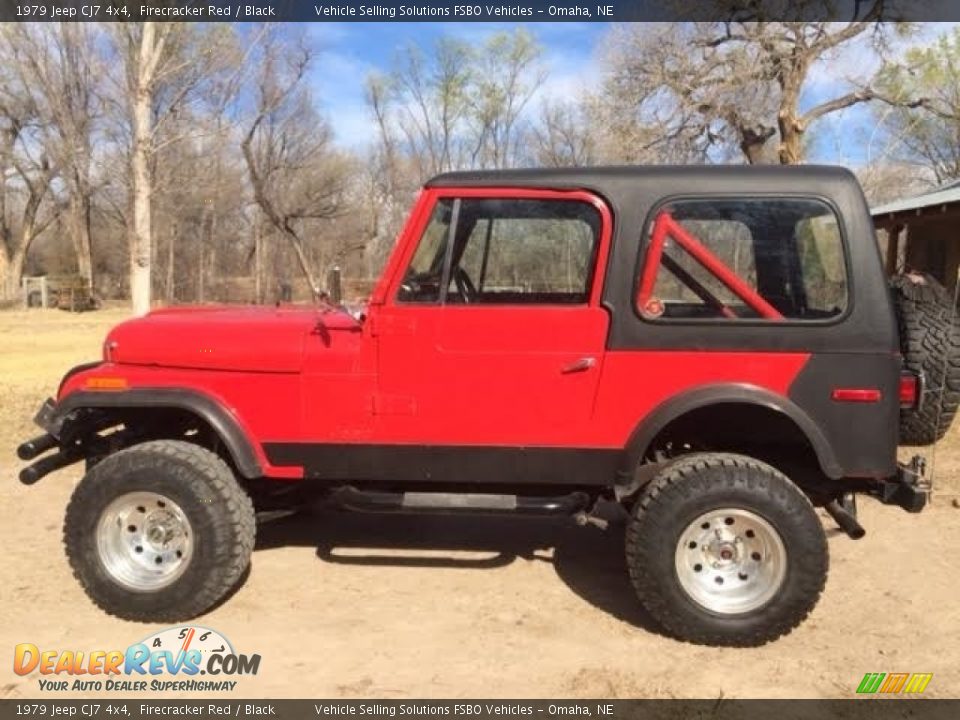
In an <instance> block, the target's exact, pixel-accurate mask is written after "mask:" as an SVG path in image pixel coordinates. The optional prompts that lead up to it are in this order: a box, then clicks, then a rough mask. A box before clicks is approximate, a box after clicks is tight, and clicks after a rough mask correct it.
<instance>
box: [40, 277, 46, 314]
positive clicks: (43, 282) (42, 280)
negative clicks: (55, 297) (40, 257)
mask: <svg viewBox="0 0 960 720" xmlns="http://www.w3.org/2000/svg"><path fill="white" fill-rule="evenodd" d="M40 307H42V308H46V307H47V276H46V275H44V276H43V277H41V278H40Z"/></svg>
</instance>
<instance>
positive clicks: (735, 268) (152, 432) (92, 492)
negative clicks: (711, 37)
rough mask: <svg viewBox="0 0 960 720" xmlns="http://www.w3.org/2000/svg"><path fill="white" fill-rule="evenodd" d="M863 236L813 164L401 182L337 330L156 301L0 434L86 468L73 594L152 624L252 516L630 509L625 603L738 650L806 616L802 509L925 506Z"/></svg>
mask: <svg viewBox="0 0 960 720" xmlns="http://www.w3.org/2000/svg"><path fill="white" fill-rule="evenodd" d="M900 353H901V346H900V342H899V338H898V329H897V322H896V319H895V315H894V307H893V303H892V300H891V293H890V290H889V288H888V284H887V281H886V279H885V277H884V275H883V271H882V267H881V262H880V259H879V254H878V251H877V244H876V242H875V239H874V233H873V226H872V224H871V221H870V217H869V215H868V212H867V207H866V204H865V202H864V199H863V196H862V194H861V191H860V188H859V186H858V185H857V182H856V180H855V179H854V177H853V176H852V175H851V174H850V173H848V172H846V171H844V170H841V169H836V168H816V167H803V168H741V167H696V168H692V167H690V168H667V167H661V168H595V169H573V170H530V171H507V172H477V173H455V174H449V175H442V176H440V177H437V178H435V179H433V180H432V181H430V182H429V183H428V184H427V185H426V187H425V188H424V189H423V191H422V192H421V193H420V195H419V198H418V199H417V201H416V204H415V206H414V208H413V211H412V213H411V215H410V218H409V220H408V222H407V225H406V227H405V229H404V230H403V232H402V234H401V235H400V238H399V241H398V243H397V246H396V249H395V251H394V253H393V255H392V257H391V258H390V261H389V262H388V263H387V265H386V268H385V270H384V273H383V276H382V278H381V279H380V281H379V283H378V284H377V286H376V289H375V291H374V292H373V294H372V296H371V297H370V299H369V303H368V305H367V307H366V310H365V312H364V314H362V315H360V316H359V317H354V316H353V315H351V314H349V313H348V312H346V311H345V310H342V309H339V308H335V307H332V306H331V307H319V308H318V307H279V308H272V307H269V308H268V307H251V308H197V309H167V310H159V311H156V312H153V313H151V314H150V315H148V316H147V317H145V318H139V319H135V320H130V321H128V322H125V323H123V324H121V325H120V326H118V327H117V328H115V329H114V330H113V331H112V332H111V333H110V334H109V336H108V337H107V339H106V342H105V343H104V348H103V360H102V361H100V362H96V363H92V364H89V365H84V366H81V367H78V368H74V369H73V370H71V371H70V372H69V373H68V374H67V375H66V377H65V378H64V379H63V382H62V383H61V385H60V389H59V391H58V393H57V399H56V400H55V401H54V400H48V401H47V402H46V404H45V405H44V406H43V408H42V409H41V411H40V413H39V415H38V416H37V422H38V424H39V425H41V426H42V427H43V429H44V431H45V432H44V434H43V435H41V436H40V437H38V438H35V439H33V440H31V441H29V442H26V443H24V444H23V445H22V446H21V447H20V448H19V454H20V457H21V458H23V459H25V460H33V459H35V458H38V457H39V456H40V455H41V454H43V453H47V452H48V451H51V450H55V452H54V453H52V454H49V455H46V456H44V457H42V458H40V459H39V460H37V461H36V462H34V464H33V465H31V466H29V467H27V468H26V469H25V470H23V472H22V473H21V479H22V480H23V482H25V483H33V482H36V481H37V480H39V479H40V478H41V477H43V476H44V475H46V474H47V473H49V472H51V471H53V470H56V469H58V468H60V467H63V466H65V465H68V464H70V463H72V462H75V461H79V460H84V461H85V462H86V466H87V473H86V475H85V476H84V478H83V479H82V480H81V481H80V483H79V484H78V485H77V487H76V489H75V491H74V493H73V497H72V499H71V501H70V504H69V507H68V509H67V514H66V523H65V529H64V539H65V543H66V551H67V556H68V558H69V560H70V564H71V565H72V567H73V569H74V572H75V574H76V576H77V578H78V579H79V581H80V582H81V583H82V585H83V587H84V588H85V589H86V591H87V593H88V594H89V595H90V597H91V598H92V599H93V600H94V602H96V603H97V604H98V605H99V606H100V607H102V608H103V609H104V610H106V611H107V612H110V613H114V614H116V615H119V616H121V617H124V618H130V619H136V620H145V621H160V620H164V621H172V620H180V619H184V618H187V617H190V616H193V615H196V614H198V613H202V612H204V611H205V610H207V609H209V608H210V607H211V606H212V605H214V604H215V603H216V602H217V601H218V600H220V599H221V598H223V597H224V596H225V595H226V594H227V593H229V592H230V591H231V590H232V589H233V588H234V587H235V586H236V585H237V584H238V582H239V581H240V579H241V576H242V575H243V573H244V571H245V570H246V568H247V566H248V564H249V562H250V555H251V550H252V548H253V545H254V535H255V510H259V509H262V508H275V507H277V506H278V505H282V504H294V503H300V502H306V501H309V500H313V501H315V500H316V495H317V494H322V495H324V496H326V498H327V500H328V501H331V502H334V503H336V504H337V505H339V506H341V507H345V508H349V509H354V510H364V511H386V512H389V511H403V512H414V511H426V512H444V513H459V512H486V513H518V514H527V515H533V514H540V515H543V514H569V515H572V516H574V517H576V518H577V519H578V520H579V521H580V522H581V523H588V522H596V523H597V524H602V520H600V519H599V518H597V517H596V516H594V514H593V512H594V507H595V505H596V503H597V502H598V500H601V499H607V500H612V501H616V502H619V503H622V505H623V506H624V507H625V508H626V509H627V510H628V512H629V514H630V520H629V524H628V526H627V531H626V554H627V564H628V566H629V571H630V576H631V579H632V581H633V585H634V587H635V588H636V591H637V593H638V595H639V597H640V600H641V602H642V603H643V604H644V605H645V606H646V607H647V609H648V610H649V612H650V613H651V614H652V615H653V616H654V617H655V618H656V619H657V620H658V621H659V622H660V623H661V624H662V625H663V626H664V628H665V629H666V630H667V631H669V632H671V633H672V634H674V635H675V636H678V637H681V638H685V639H688V640H692V641H695V642H701V643H709V644H720V645H753V644H759V643H763V642H766V641H768V640H771V639H773V638H776V637H778V636H780V635H782V634H784V633H787V632H789V631H790V630H791V629H792V628H793V627H795V626H796V625H797V624H798V623H800V622H801V621H802V620H803V619H804V617H805V616H806V615H807V614H808V613H809V612H810V611H811V609H812V608H813V606H814V604H815V603H816V601H817V599H818V597H819V595H820V593H821V591H822V589H823V586H824V582H825V580H826V576H827V565H828V557H827V543H826V540H825V534H824V530H823V527H822V525H821V521H820V519H819V518H818V515H817V513H816V512H815V510H814V507H815V506H822V507H824V508H825V509H826V510H827V511H828V512H829V513H830V514H831V515H832V516H833V517H834V518H835V519H836V521H837V523H838V524H839V525H840V526H841V527H842V528H843V529H844V530H845V531H846V532H847V533H848V534H849V535H851V536H853V537H859V536H861V535H862V534H863V529H862V528H861V527H860V525H859V524H858V522H857V520H856V517H855V514H856V507H855V504H854V502H853V499H854V497H855V493H866V494H868V495H871V496H873V497H875V498H877V499H879V500H880V501H881V502H884V503H892V504H895V505H899V506H901V507H903V508H905V509H907V510H909V511H911V512H916V511H919V510H920V509H921V508H922V507H923V506H924V504H925V502H926V498H927V493H928V489H929V488H928V485H927V484H926V483H925V482H924V481H923V479H922V461H921V460H920V459H916V460H915V461H914V462H913V463H912V464H911V466H909V467H904V466H898V464H897V460H896V448H897V442H898V424H899V417H900V413H901V412H907V411H908V409H907V408H908V406H912V405H913V404H914V402H915V400H916V398H917V395H918V392H919V390H920V388H921V385H920V382H919V380H920V378H918V377H917V376H916V375H912V374H903V373H902V371H901V364H902V361H901V354H900Z"/></svg>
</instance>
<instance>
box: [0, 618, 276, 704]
mask: <svg viewBox="0 0 960 720" xmlns="http://www.w3.org/2000/svg"><path fill="white" fill-rule="evenodd" d="M259 669H260V655H257V654H253V655H244V654H241V653H237V652H236V651H235V650H234V648H233V645H232V644H231V642H230V641H229V640H227V638H226V637H224V636H223V635H221V634H220V633H218V632H217V631H216V630H211V629H209V628H204V627H175V628H169V629H167V630H163V631H161V632H159V633H156V634H155V635H151V636H149V637H147V638H144V639H143V640H141V641H140V642H136V643H133V644H132V645H130V646H129V647H128V648H127V649H126V650H91V651H86V652H85V651H81V650H46V649H41V648H39V647H37V646H36V645H34V644H33V643H20V644H19V645H17V646H16V647H15V648H14V654H13V671H14V672H15V673H16V674H17V675H30V674H32V673H36V672H39V673H40V675H41V676H43V677H41V678H40V679H39V680H38V682H39V685H40V690H44V691H75V690H81V691H108V692H109V691H115V692H144V691H147V690H153V691H177V692H184V691H202V692H210V691H214V690H226V691H230V690H234V689H235V688H236V686H237V682H238V681H237V680H233V679H230V678H233V677H236V676H238V675H256V674H257V671H258V670H259ZM200 676H203V677H200Z"/></svg>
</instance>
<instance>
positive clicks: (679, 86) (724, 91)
mask: <svg viewBox="0 0 960 720" xmlns="http://www.w3.org/2000/svg"><path fill="white" fill-rule="evenodd" d="M816 1H817V0H800V2H801V3H812V2H816ZM860 5H861V6H862V7H860V8H859V9H860V10H861V13H860V15H859V19H856V20H854V21H851V22H846V23H830V22H757V21H749V22H747V21H744V22H727V23H686V24H678V23H675V24H671V25H668V26H666V27H664V28H657V29H654V30H651V29H650V28H646V27H642V26H641V27H631V28H629V29H623V28H620V29H618V30H617V31H616V32H617V34H616V35H615V36H614V37H613V42H612V43H611V44H612V45H613V47H614V52H613V53H612V54H611V57H610V66H611V73H610V74H611V81H610V85H612V89H613V91H616V90H618V89H620V90H621V94H625V95H627V96H628V97H629V96H630V93H624V92H623V90H622V89H623V88H624V87H626V88H627V89H630V88H631V87H633V93H632V95H633V97H634V98H635V102H634V103H633V104H632V105H629V106H627V108H626V110H627V112H628V113H631V114H632V115H633V116H634V117H637V118H640V119H641V120H646V121H647V122H648V123H653V124H656V123H659V124H661V125H662V126H663V127H664V128H665V133H664V135H665V137H666V138H668V139H670V140H678V141H681V142H686V143H687V144H693V145H694V146H695V147H698V148H699V149H700V150H701V151H702V152H703V153H704V156H705V157H706V156H707V153H709V152H710V151H711V149H716V148H723V147H724V146H726V147H736V148H739V149H740V151H741V152H742V153H743V156H744V157H745V159H746V160H747V161H748V162H752V163H755V162H763V161H766V160H769V159H775V160H776V161H777V162H780V163H782V164H794V163H798V162H801V161H802V159H803V156H804V146H805V138H806V135H807V132H808V130H809V128H810V127H811V126H812V125H813V124H814V123H816V122H817V121H818V120H820V119H822V118H824V117H826V116H828V115H830V114H832V113H836V112H839V111H841V110H844V109H846V108H849V107H852V106H854V105H857V104H860V103H864V102H869V101H871V100H876V99H881V98H882V93H880V92H879V91H878V90H876V89H874V88H872V87H870V86H868V85H863V84H859V85H858V84H856V83H852V82H851V83H848V87H847V88H846V89H845V90H842V91H840V92H839V93H838V94H836V96H834V97H829V98H826V99H822V100H819V101H818V102H816V103H815V104H813V105H812V106H809V107H804V95H803V93H804V90H805V89H806V88H807V86H808V83H809V81H810V78H811V73H812V70H813V69H814V67H815V65H816V64H817V63H819V62H822V61H824V60H825V59H826V58H829V57H830V56H831V54H832V53H836V52H839V51H840V49H842V48H843V47H845V46H848V45H850V44H851V43H854V42H863V44H864V47H865V48H867V49H869V50H872V51H874V52H877V53H881V52H883V51H884V49H885V48H886V43H887V41H888V39H889V35H890V34H891V33H892V32H905V30H906V28H905V27H904V26H902V25H896V26H891V25H889V24H885V23H881V22H879V18H880V14H881V12H882V10H883V7H884V4H883V1H882V0H872V2H869V3H867V2H864V3H860ZM651 33H654V35H653V36H651ZM609 92H610V88H609V86H608V93H609ZM771 140H775V141H776V142H775V147H774V148H773V150H774V152H773V153H770V152H769V151H768V150H767V143H768V141H771ZM659 142H662V141H661V140H660V139H658V138H656V137H654V139H653V140H652V141H651V144H649V146H650V147H654V146H655V145H656V144H658V143H659Z"/></svg>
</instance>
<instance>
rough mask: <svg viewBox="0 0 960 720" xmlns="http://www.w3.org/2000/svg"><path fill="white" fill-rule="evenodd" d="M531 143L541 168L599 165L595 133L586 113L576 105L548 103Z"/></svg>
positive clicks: (544, 107) (544, 106)
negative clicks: (595, 163)
mask: <svg viewBox="0 0 960 720" xmlns="http://www.w3.org/2000/svg"><path fill="white" fill-rule="evenodd" d="M531 139H532V144H533V153H534V160H535V162H536V163H537V164H538V165H543V166H546V167H565V166H582V165H591V164H593V163H594V162H595V161H596V147H595V146H596V142H595V134H594V130H593V128H592V127H591V126H590V123H589V120H588V119H587V118H586V117H585V114H584V110H583V109H582V108H581V107H579V106H578V105H576V104H575V103H573V102H569V101H567V102H564V101H553V102H551V101H547V102H544V104H543V105H542V106H541V108H540V118H539V122H538V123H537V124H536V125H534V127H533V129H532V131H531Z"/></svg>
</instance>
